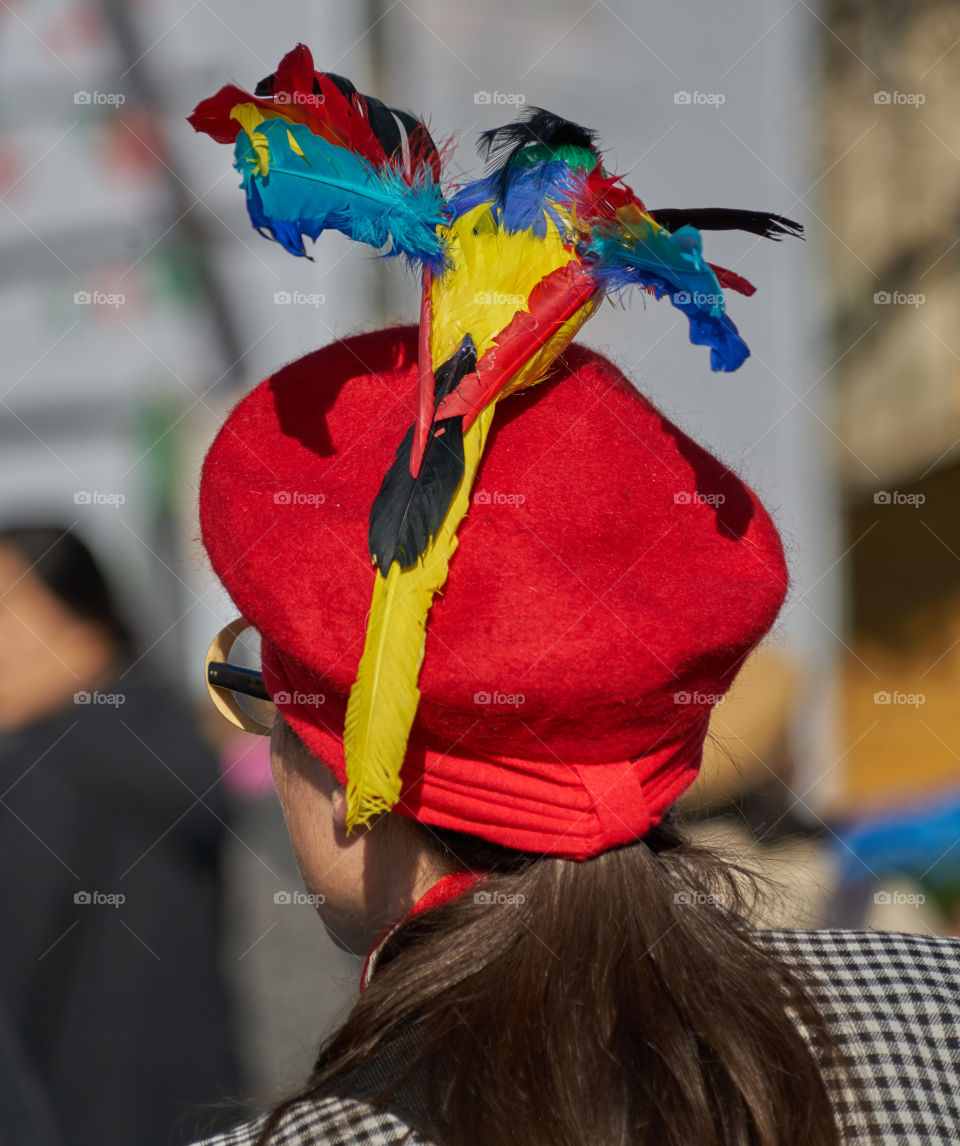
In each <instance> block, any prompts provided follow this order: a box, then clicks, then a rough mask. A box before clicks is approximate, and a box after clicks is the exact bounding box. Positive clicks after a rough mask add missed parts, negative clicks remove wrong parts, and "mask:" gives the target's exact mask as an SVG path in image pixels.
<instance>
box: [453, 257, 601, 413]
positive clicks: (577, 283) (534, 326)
mask: <svg viewBox="0 0 960 1146" xmlns="http://www.w3.org/2000/svg"><path fill="white" fill-rule="evenodd" d="M598 289H599V288H598V286H597V283H596V281H595V280H594V278H593V276H592V275H591V274H590V272H589V271H588V270H586V269H585V268H584V267H582V266H581V265H580V264H579V263H567V264H566V266H563V267H558V268H557V269H556V270H555V271H551V272H550V274H548V275H547V276H546V277H545V278H543V279H541V280H540V282H539V283H537V285H536V286H535V287H534V288H533V290H532V291H531V292H530V298H529V299H528V301H527V309H526V310H519V311H517V313H516V314H515V315H514V316H513V318H512V319H511V320H510V322H509V323H507V325H506V326H505V327H504V328H503V330H502V331H501V332H500V333H499V334H498V335H497V337H496V338H495V339H494V341H493V344H492V345H491V346H490V348H489V349H488V350H487V351H486V353H485V354H484V355H483V357H482V358H481V359H480V361H479V362H478V363H477V369H476V371H475V372H474V373H473V374H467V375H466V376H465V377H464V378H463V379H461V382H460V385H459V386H458V387H457V388H456V390H454V391H453V393H452V394H448V395H447V397H446V398H444V400H443V401H442V402H441V403H440V405H439V406H438V407H437V412H436V419H437V420H439V419H441V418H454V417H456V416H457V415H460V414H462V415H463V431H464V433H466V432H467V430H468V429H469V428H470V426H471V425H472V424H473V422H474V421H475V419H476V417H477V415H478V414H479V413H480V411H481V410H483V409H484V408H485V407H486V406H487V405H488V404H489V403H490V402H492V401H493V400H494V398H496V396H497V394H499V393H500V391H501V390H502V389H503V387H504V386H505V385H506V384H507V382H509V380H510V379H511V378H512V377H513V375H514V374H516V372H517V371H518V370H519V369H520V368H521V367H522V366H523V364H524V363H525V362H526V361H527V360H528V359H529V358H531V357H532V356H533V355H534V354H536V352H537V351H538V350H540V348H541V347H543V346H545V345H546V343H547V342H549V341H550V339H551V338H552V337H553V336H554V335H555V334H556V333H557V331H558V330H559V329H560V327H561V326H562V325H563V324H564V323H565V322H566V321H567V319H568V318H571V317H572V316H573V315H574V314H575V313H576V312H577V311H578V310H579V309H580V308H581V307H582V306H584V305H585V304H586V303H587V302H589V300H590V298H591V296H592V295H594V294H595V293H596V292H597V290H598Z"/></svg>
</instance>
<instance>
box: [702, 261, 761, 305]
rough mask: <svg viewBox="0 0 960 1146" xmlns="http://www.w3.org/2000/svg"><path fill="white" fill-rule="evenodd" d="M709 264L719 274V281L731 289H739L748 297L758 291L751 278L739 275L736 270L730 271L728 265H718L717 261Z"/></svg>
mask: <svg viewBox="0 0 960 1146" xmlns="http://www.w3.org/2000/svg"><path fill="white" fill-rule="evenodd" d="M707 266H708V267H709V268H710V270H712V271H713V273H714V274H715V275H716V276H717V282H718V283H719V284H720V285H721V286H722V287H726V288H728V289H729V290H737V291H739V292H740V293H741V294H745V295H746V296H747V297H748V298H749V297H750V295H752V294H756V293H757V288H756V287H755V286H754V285H753V283H752V282H751V281H750V280H749V279H745V278H744V277H743V275H738V274H737V272H736V271H728V270H727V268H726V267H718V266H717V265H716V263H707Z"/></svg>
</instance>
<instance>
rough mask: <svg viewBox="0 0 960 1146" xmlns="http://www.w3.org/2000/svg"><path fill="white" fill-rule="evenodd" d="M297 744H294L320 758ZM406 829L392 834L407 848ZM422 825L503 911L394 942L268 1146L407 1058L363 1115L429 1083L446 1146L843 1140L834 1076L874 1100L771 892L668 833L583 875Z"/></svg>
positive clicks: (582, 870)
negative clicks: (300, 1108) (752, 918)
mask: <svg viewBox="0 0 960 1146" xmlns="http://www.w3.org/2000/svg"><path fill="white" fill-rule="evenodd" d="M296 739H297V738H296V737H295V734H293V733H292V732H287V730H285V735H284V739H283V741H282V744H286V745H289V746H290V747H291V749H292V750H303V751H306V749H305V748H302V749H301V746H300V744H299V743H297V744H296V746H294V745H293V744H292V743H291V741H292V740H294V741H295V740H296ZM396 819H397V818H396V817H395V816H387V817H386V819H385V821H384V825H383V826H385V827H386V828H387V830H388V831H397V830H404V826H403V825H397V824H396ZM414 826H415V830H417V831H420V832H421V833H422V834H423V837H424V839H426V840H429V841H431V846H432V847H433V848H434V850H435V851H436V853H437V856H438V858H440V859H441V860H445V861H446V862H447V863H448V864H450V866H451V867H456V868H463V869H466V870H470V871H483V872H486V873H488V874H486V875H485V876H484V878H483V880H482V882H481V883H479V884H477V885H476V887H477V890H480V891H483V892H486V893H487V895H488V896H489V899H488V904H489V905H488V906H485V907H484V906H478V904H477V903H476V902H475V901H474V895H472V894H470V893H468V894H466V895H465V896H461V897H459V898H458V899H455V900H452V901H450V902H448V903H445V904H442V905H440V906H439V907H437V908H434V909H433V910H431V911H429V912H426V913H424V914H422V915H419V916H415V917H413V918H412V919H410V920H408V921H407V922H406V923H405V924H404V925H403V926H402V927H400V928H398V929H397V930H396V931H395V932H394V934H393V935H392V936H391V937H390V938H388V940H387V941H386V943H385V944H384V946H383V948H382V951H381V953H380V956H379V959H378V963H377V970H376V973H375V974H374V976H373V977H372V979H371V981H370V984H369V986H368V987H367V988H366V990H365V991H364V993H363V994H362V995H361V996H360V999H359V1000H358V1002H357V1003H356V1004H355V1006H354V1007H353V1010H352V1011H351V1013H350V1015H349V1016H348V1018H347V1020H346V1022H345V1024H344V1025H343V1026H342V1027H341V1028H340V1030H339V1031H337V1032H336V1033H335V1034H334V1035H333V1036H332V1037H331V1038H330V1039H329V1041H327V1043H326V1044H325V1045H324V1046H322V1047H321V1050H320V1053H319V1057H318V1059H317V1061H316V1064H315V1066H314V1070H313V1072H312V1074H311V1076H310V1078H309V1080H308V1081H307V1083H306V1085H305V1086H304V1087H303V1088H302V1089H301V1090H300V1091H299V1092H298V1093H297V1094H295V1095H293V1096H292V1097H291V1098H289V1099H288V1100H286V1101H285V1102H283V1103H282V1104H281V1105H280V1106H278V1107H276V1108H275V1109H274V1110H273V1111H272V1113H271V1115H270V1116H269V1117H268V1119H267V1121H266V1122H265V1124H264V1126H263V1128H262V1131H261V1134H260V1138H259V1144H260V1146H266V1144H267V1143H268V1142H269V1140H270V1136H271V1134H272V1132H273V1130H274V1129H276V1127H277V1126H278V1124H279V1122H280V1121H281V1118H282V1116H283V1115H284V1114H285V1113H286V1112H287V1111H288V1110H289V1109H290V1107H291V1106H293V1105H294V1104H295V1103H297V1102H300V1101H302V1100H304V1099H308V1098H320V1097H323V1096H324V1095H327V1094H337V1093H347V1094H348V1095H349V1094H350V1093H351V1089H350V1077H351V1075H354V1076H355V1075H356V1072H357V1071H363V1070H364V1068H368V1070H369V1068H370V1067H371V1065H372V1064H374V1063H375V1062H376V1060H377V1058H378V1057H380V1058H381V1059H383V1058H388V1059H389V1058H390V1057H391V1051H393V1050H395V1049H396V1048H397V1047H398V1046H400V1047H406V1048H407V1049H408V1050H410V1049H412V1052H413V1053H412V1054H410V1055H407V1057H405V1058H403V1059H402V1060H401V1061H402V1063H403V1069H402V1070H401V1072H400V1075H399V1077H396V1078H393V1079H391V1081H390V1082H389V1083H388V1084H386V1085H382V1086H379V1087H378V1088H376V1089H375V1092H374V1093H371V1094H369V1095H361V1097H366V1098H367V1099H368V1101H371V1102H372V1103H373V1104H374V1105H376V1106H385V1107H386V1108H388V1109H389V1108H390V1102H389V1100H390V1098H391V1097H392V1096H393V1095H395V1094H396V1093H397V1092H398V1091H400V1090H401V1088H402V1087H403V1085H404V1084H409V1083H410V1082H411V1080H416V1079H419V1085H420V1086H421V1087H422V1093H423V1095H424V1096H425V1100H426V1103H427V1104H428V1110H429V1122H430V1125H427V1127H426V1128H422V1127H415V1128H416V1129H418V1130H421V1132H424V1131H425V1132H426V1133H428V1134H430V1133H431V1132H432V1133H433V1134H434V1136H435V1137H436V1138H437V1139H438V1141H439V1142H441V1143H444V1144H445V1146H557V1144H558V1143H563V1144H564V1146H625V1144H627V1143H629V1144H630V1146H643V1144H648V1146H667V1144H675V1146H681V1144H682V1146H689V1144H690V1143H696V1144H697V1146H797V1144H798V1143H801V1142H802V1143H804V1146H839V1144H840V1143H841V1142H842V1141H843V1140H844V1138H843V1134H842V1131H841V1130H840V1129H839V1128H838V1126H837V1121H836V1115H835V1111H834V1108H833V1103H832V1101H831V1098H830V1097H829V1092H828V1090H827V1088H826V1085H825V1083H824V1074H825V1073H832V1075H833V1077H835V1078H837V1079H838V1080H840V1081H841V1082H842V1084H843V1086H844V1088H845V1098H846V1100H847V1101H849V1097H850V1096H852V1098H853V1104H852V1107H851V1110H850V1117H858V1116H859V1114H860V1113H862V1101H861V1099H860V1097H859V1096H858V1094H857V1090H856V1087H855V1085H854V1084H853V1082H852V1080H851V1078H850V1073H849V1070H848V1069H847V1065H846V1063H845V1062H844V1060H843V1056H842V1054H841V1053H840V1051H839V1050H838V1048H837V1045H836V1043H835V1040H834V1039H833V1037H832V1036H831V1032H830V1030H829V1027H828V1025H827V1023H826V1021H825V1019H824V1018H823V1016H822V1013H821V1012H820V1010H819V1009H818V1007H817V1006H816V1004H815V1002H814V1001H813V998H812V996H811V995H810V994H809V993H808V990H807V988H806V986H805V984H804V982H803V979H802V976H801V975H800V974H798V973H797V972H795V971H794V970H793V969H792V968H790V967H787V966H786V965H784V964H783V963H782V962H781V961H780V960H779V959H778V958H776V957H775V956H774V955H773V954H772V953H771V952H770V951H769V950H768V949H765V948H764V947H763V946H762V942H761V940H759V939H758V938H757V933H756V932H755V931H754V930H753V929H752V928H751V927H750V925H749V924H747V923H746V922H745V918H746V917H747V916H748V913H749V911H750V910H751V907H752V905H753V903H754V902H755V899H756V896H757V895H758V894H759V892H760V883H759V880H758V877H756V876H755V874H754V873H752V872H749V871H747V870H745V869H743V868H741V867H739V866H737V865H735V864H730V863H728V862H727V861H726V860H725V859H722V858H721V857H719V856H717V855H716V854H714V853H713V852H711V851H709V850H707V849H704V848H701V847H699V846H697V845H695V844H693V843H691V842H690V841H689V840H688V839H687V838H686V836H685V835H684V834H683V833H682V832H681V831H680V829H679V828H677V827H676V826H675V825H674V824H673V823H671V822H664V823H662V824H660V825H659V826H657V827H656V828H655V829H654V830H653V831H651V832H650V833H649V834H648V835H647V837H646V838H645V839H644V840H643V841H640V842H638V843H635V844H632V845H629V846H626V847H620V848H615V849H613V850H611V851H607V852H604V853H602V854H601V855H598V856H596V857H595V858H593V859H591V860H587V861H582V862H575V861H571V860H563V859H557V858H554V857H549V856H547V857H538V856H533V855H529V854H524V853H520V852H515V851H511V850H509V849H506V848H501V847H497V846H495V845H491V844H487V843H484V842H483V841H481V840H478V839H476V838H474V837H469V836H466V835H462V834H460V833H455V832H449V831H442V830H436V829H426V828H423V827H422V826H421V825H419V824H417V825H414ZM406 830H409V828H408V827H407V829H406ZM408 838H409V836H408ZM500 897H506V898H502V899H501V898H500ZM511 897H513V898H511ZM707 897H709V898H707ZM788 1012H789V1013H788ZM791 1015H792V1016H793V1017H791ZM797 1019H799V1020H800V1023H801V1024H802V1026H803V1029H804V1030H805V1032H806V1035H807V1037H808V1038H809V1040H810V1042H809V1044H808V1043H807V1042H806V1041H805V1039H804V1036H803V1035H802V1034H801V1032H800V1029H799V1028H798V1026H797V1022H796V1020H797ZM411 1036H412V1038H411ZM373 1077H379V1078H381V1079H382V1078H383V1077H384V1075H383V1072H382V1071H381V1072H380V1073H379V1075H378V1073H377V1071H376V1070H375V1069H374V1072H373ZM401 1113H402V1107H401Z"/></svg>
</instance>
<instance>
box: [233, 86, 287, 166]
mask: <svg viewBox="0 0 960 1146" xmlns="http://www.w3.org/2000/svg"><path fill="white" fill-rule="evenodd" d="M230 118H231V119H235V120H236V121H237V123H239V124H240V126H241V127H242V128H243V130H244V131H245V132H246V133H247V135H248V136H249V137H250V143H251V145H252V146H253V150H254V153H255V154H256V157H257V164H256V166H255V167H254V171H255V173H256V174H257V175H262V176H263V177H264V178H266V177H267V176H268V175H269V174H270V144H269V142H268V140H267V137H266V136H265V135H264V134H263V132H262V131H257V128H258V127H259V126H260V124H261V123H263V121H264V118H265V117H264V115H263V112H261V111H260V109H259V108H258V107H257V105H256V104H255V103H238V104H237V105H236V106H235V107H234V108H233V109H232V110H231V112H230ZM283 118H286V117H285V116H284V117H283Z"/></svg>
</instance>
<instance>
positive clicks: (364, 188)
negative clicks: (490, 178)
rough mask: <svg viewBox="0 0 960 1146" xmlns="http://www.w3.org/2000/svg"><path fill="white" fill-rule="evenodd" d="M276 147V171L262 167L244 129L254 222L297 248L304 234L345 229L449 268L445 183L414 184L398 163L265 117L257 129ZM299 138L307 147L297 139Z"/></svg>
mask: <svg viewBox="0 0 960 1146" xmlns="http://www.w3.org/2000/svg"><path fill="white" fill-rule="evenodd" d="M256 133H257V134H262V135H263V136H265V137H266V140H267V144H268V147H269V172H268V174H267V175H261V174H258V171H257V169H258V166H259V156H258V155H257V152H256V150H255V149H254V146H253V143H252V141H251V139H250V136H249V135H248V134H247V133H246V132H245V131H241V132H240V134H239V135H238V136H237V142H236V150H235V154H234V163H235V166H236V168H237V170H238V171H239V172H240V174H241V175H242V176H243V187H244V190H245V191H246V194H247V210H248V212H249V214H250V219H251V221H252V223H253V225H254V226H255V227H256V228H257V229H258V230H259V231H261V232H262V233H264V234H266V235H267V236H269V237H270V238H273V239H276V241H277V242H278V243H281V244H282V245H283V246H284V247H285V248H286V249H287V250H288V251H290V252H291V253H292V254H294V255H305V254H306V251H305V249H304V246H303V239H304V237H307V238H311V239H316V238H317V237H318V236H319V235H320V234H321V233H322V232H323V231H325V230H328V229H333V230H337V231H341V232H342V233H343V234H344V235H347V236H348V237H349V238H351V239H355V240H357V241H358V242H361V243H369V244H370V245H371V246H373V247H377V248H378V249H379V248H383V247H386V246H387V245H388V244H389V248H390V249H389V250H388V251H386V252H385V254H387V255H401V256H403V257H405V258H407V259H409V260H410V261H411V262H414V263H416V264H418V265H425V266H427V267H428V268H429V269H430V270H431V271H434V272H439V271H441V270H442V269H443V267H444V261H445V254H444V248H443V244H442V242H441V240H440V238H439V237H438V235H437V231H436V228H437V227H438V226H439V225H441V224H442V223H443V222H444V218H443V206H444V198H443V193H442V191H441V190H440V186H439V184H438V183H431V182H427V181H422V182H420V183H415V184H414V185H412V186H411V185H410V184H409V183H407V182H406V181H405V180H404V178H403V176H402V175H401V174H400V172H399V171H397V170H395V169H394V168H392V167H386V168H380V169H378V168H376V167H374V166H373V164H371V163H369V162H368V161H367V160H365V159H363V158H361V157H360V156H358V155H356V154H355V153H354V152H352V151H350V150H348V149H347V148H345V147H337V146H336V145H335V144H332V143H328V142H327V140H325V139H323V138H322V137H321V136H318V135H314V134H313V132H312V131H311V130H310V129H309V128H308V127H306V126H305V125H303V124H296V123H290V122H288V121H287V120H284V119H265V120H264V121H263V122H262V123H260V124H259V125H258V126H257V128H256ZM290 137H292V138H293V140H294V142H295V143H296V145H297V147H298V148H299V149H300V151H301V152H302V153H303V154H302V155H298V154H297V151H296V150H295V149H294V148H293V147H292V146H291V144H290Z"/></svg>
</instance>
